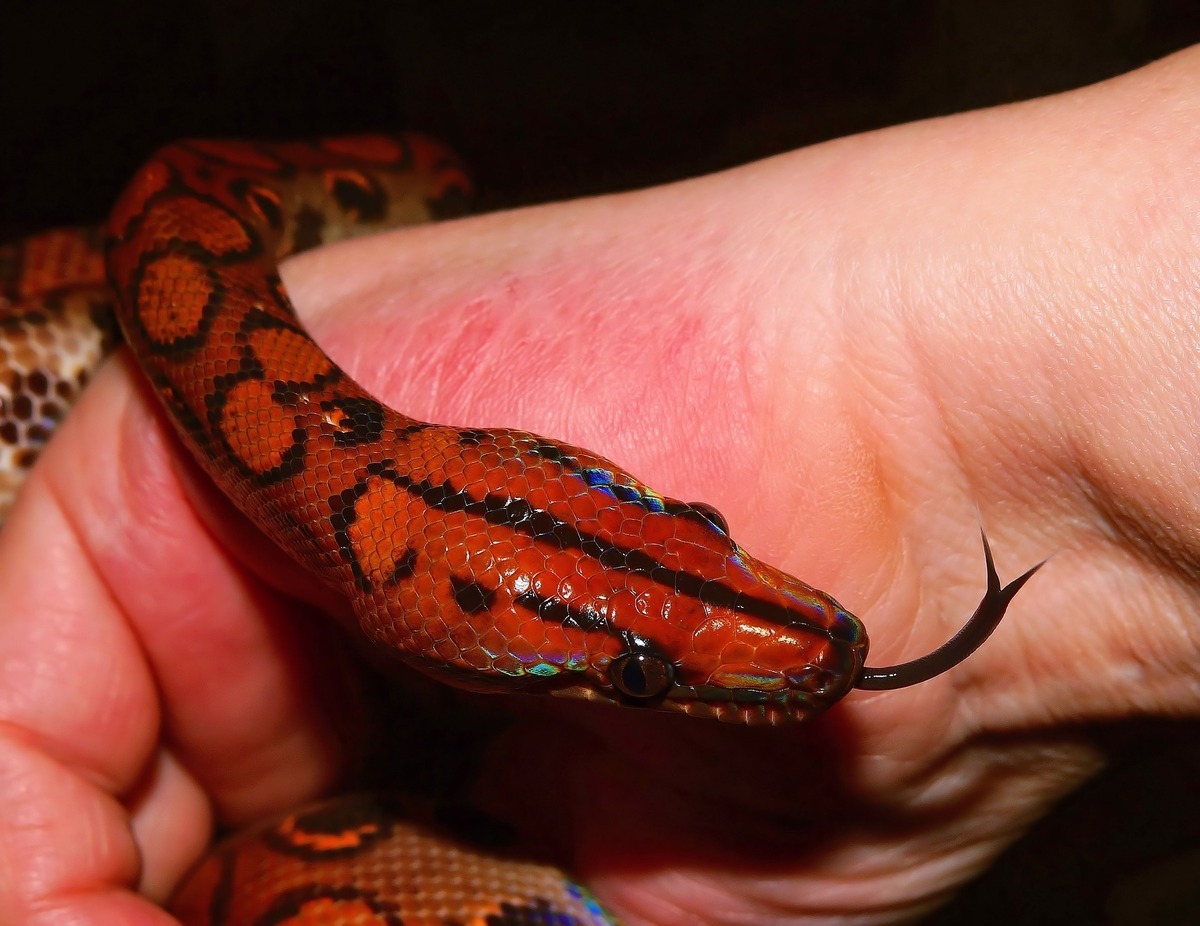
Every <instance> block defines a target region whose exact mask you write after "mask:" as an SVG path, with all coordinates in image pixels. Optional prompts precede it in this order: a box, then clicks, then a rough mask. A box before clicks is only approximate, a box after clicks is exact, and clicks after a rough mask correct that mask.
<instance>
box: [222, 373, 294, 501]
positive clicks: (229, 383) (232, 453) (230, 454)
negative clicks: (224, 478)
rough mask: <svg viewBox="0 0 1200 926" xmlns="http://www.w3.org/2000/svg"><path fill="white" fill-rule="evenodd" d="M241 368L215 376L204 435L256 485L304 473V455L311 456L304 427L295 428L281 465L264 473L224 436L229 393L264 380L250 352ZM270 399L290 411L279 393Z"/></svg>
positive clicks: (276, 465) (270, 483) (281, 455)
mask: <svg viewBox="0 0 1200 926" xmlns="http://www.w3.org/2000/svg"><path fill="white" fill-rule="evenodd" d="M240 366H241V368H240V369H239V370H238V371H237V372H234V373H226V374H225V375H223V376H217V377H214V379H213V381H212V387H211V389H210V390H209V392H208V393H207V394H206V395H205V396H204V404H205V411H206V413H207V417H208V422H207V428H205V429H204V431H203V433H206V434H208V435H209V436H210V438H211V439H212V440H215V441H218V442H219V443H220V445H221V446H222V448H224V451H225V456H226V458H227V459H228V460H229V462H230V464H231V465H232V466H233V467H234V468H235V469H236V470H238V471H239V472H241V473H243V474H244V475H245V476H247V477H249V478H250V479H251V480H253V481H254V482H255V483H256V484H257V485H264V486H265V485H272V484H274V483H277V482H280V481H282V480H284V479H288V478H290V477H292V476H295V475H296V474H297V473H300V472H303V471H304V468H305V456H306V455H307V453H308V432H307V431H306V430H305V429H304V428H303V427H299V426H297V427H294V428H292V431H291V437H292V445H291V446H290V447H288V448H287V449H286V450H284V451H283V452H282V453H280V455H279V462H278V463H277V464H275V466H272V467H270V468H269V469H265V470H259V469H255V468H254V467H252V466H250V465H249V463H247V462H246V461H245V460H244V459H242V455H241V454H240V453H239V452H238V451H237V449H236V448H235V447H234V446H233V444H231V443H230V442H229V439H228V438H227V437H226V436H225V430H224V429H223V428H222V427H221V423H222V422H223V421H225V406H226V404H227V403H228V401H229V393H230V392H231V391H232V390H233V389H234V388H236V387H237V386H238V385H240V384H241V383H244V382H247V381H257V382H261V381H262V380H263V372H262V366H261V364H259V362H258V360H257V359H256V358H255V357H254V356H253V355H252V354H251V353H250V352H249V351H247V352H246V353H245V354H243V355H242V357H241V358H240ZM271 398H272V400H273V401H274V402H276V404H280V405H281V407H283V408H285V409H286V408H287V406H286V405H283V404H282V403H281V402H280V401H279V398H280V394H279V393H278V392H274V391H273V392H272V395H271ZM294 418H295V414H294V413H293V420H294Z"/></svg>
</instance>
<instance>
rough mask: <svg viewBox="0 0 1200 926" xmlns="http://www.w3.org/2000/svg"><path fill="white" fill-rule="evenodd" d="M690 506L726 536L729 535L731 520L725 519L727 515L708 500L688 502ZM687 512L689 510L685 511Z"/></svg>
mask: <svg viewBox="0 0 1200 926" xmlns="http://www.w3.org/2000/svg"><path fill="white" fill-rule="evenodd" d="M688 508H689V509H691V511H694V512H695V513H696V514H698V515H700V517H702V518H704V520H705V521H707V522H708V523H709V524H711V525H712V526H713V527H715V528H716V529H717V530H719V531H720V532H721V533H722V534H724V535H725V536H726V537H728V536H729V522H728V521H726V520H725V515H723V514H721V512H719V511H717V509H716V508H714V507H713V506H712V505H710V504H708V503H707V502H688ZM684 513H685V514H686V513H687V512H684Z"/></svg>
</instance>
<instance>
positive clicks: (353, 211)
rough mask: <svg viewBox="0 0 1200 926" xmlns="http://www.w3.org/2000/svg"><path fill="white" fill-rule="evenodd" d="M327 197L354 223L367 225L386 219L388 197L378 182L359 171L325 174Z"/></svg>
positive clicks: (335, 171) (337, 171)
mask: <svg viewBox="0 0 1200 926" xmlns="http://www.w3.org/2000/svg"><path fill="white" fill-rule="evenodd" d="M326 182H327V184H328V188H329V195H330V196H332V197H333V201H334V202H335V203H337V205H338V208H339V209H341V210H342V211H343V212H344V213H346V214H347V215H348V216H350V217H351V218H352V219H353V220H354V221H355V222H361V223H363V224H368V223H372V222H382V221H383V220H384V219H385V218H387V203H388V196H387V193H386V192H385V190H384V189H383V187H382V186H381V185H380V183H379V181H378V180H376V179H375V178H374V177H372V176H371V175H370V174H369V173H367V172H365V171H361V170H354V171H348V170H332V171H328V172H327V173H326Z"/></svg>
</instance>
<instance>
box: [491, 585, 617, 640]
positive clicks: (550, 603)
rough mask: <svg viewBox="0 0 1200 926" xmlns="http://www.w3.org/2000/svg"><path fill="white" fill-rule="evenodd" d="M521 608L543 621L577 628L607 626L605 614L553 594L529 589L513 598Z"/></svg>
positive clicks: (589, 628)
mask: <svg viewBox="0 0 1200 926" xmlns="http://www.w3.org/2000/svg"><path fill="white" fill-rule="evenodd" d="M513 602H514V603H515V604H516V605H517V607H519V608H524V609H525V610H526V611H529V612H530V613H531V614H534V615H536V616H537V617H538V618H539V619H541V620H543V621H548V622H550V623H553V624H562V625H563V626H564V627H574V628H576V629H577V630H585V631H591V630H599V629H601V628H603V627H605V620H604V615H602V614H601V613H600V612H598V611H596V610H594V609H592V608H586V607H585V608H577V607H575V606H574V605H570V604H567V603H566V602H565V601H562V600H561V599H559V598H555V597H553V596H545V595H539V594H538V593H537V592H535V591H533V590H532V589H527V590H526V591H523V592H521V594H519V595H517V596H516V597H515V598H513Z"/></svg>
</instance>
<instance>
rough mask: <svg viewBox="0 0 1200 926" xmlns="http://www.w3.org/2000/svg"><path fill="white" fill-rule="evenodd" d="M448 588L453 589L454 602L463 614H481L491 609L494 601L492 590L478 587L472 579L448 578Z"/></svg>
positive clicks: (494, 595)
mask: <svg viewBox="0 0 1200 926" xmlns="http://www.w3.org/2000/svg"><path fill="white" fill-rule="evenodd" d="M450 587H451V588H452V589H454V601H455V603H456V604H457V605H458V607H459V608H460V609H461V610H462V612H463V614H482V613H483V612H485V611H490V610H491V609H492V603H493V602H494V601H495V600H496V592H495V590H494V589H490V588H486V587H485V586H483V585H480V584H479V583H478V582H476V581H475V580H474V579H471V578H464V577H462V576H456V575H452V576H450Z"/></svg>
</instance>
